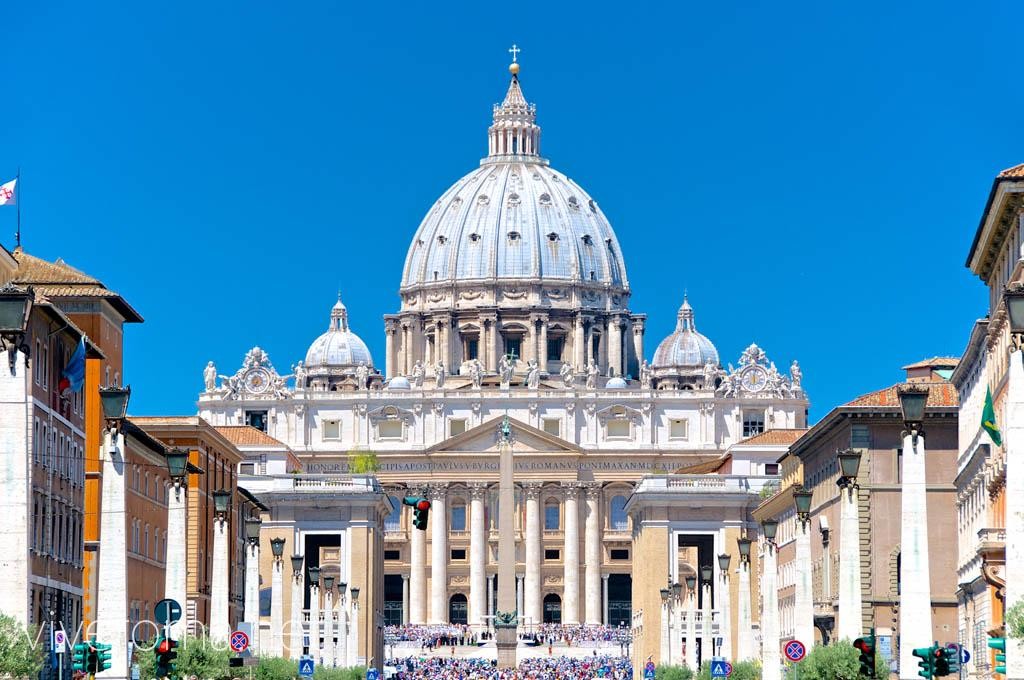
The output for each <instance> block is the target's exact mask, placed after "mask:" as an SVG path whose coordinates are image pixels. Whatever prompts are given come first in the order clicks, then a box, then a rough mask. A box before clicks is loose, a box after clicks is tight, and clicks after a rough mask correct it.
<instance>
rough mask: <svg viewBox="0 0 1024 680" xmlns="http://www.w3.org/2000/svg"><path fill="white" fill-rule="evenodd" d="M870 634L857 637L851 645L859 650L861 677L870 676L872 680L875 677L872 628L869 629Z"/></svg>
mask: <svg viewBox="0 0 1024 680" xmlns="http://www.w3.org/2000/svg"><path fill="white" fill-rule="evenodd" d="M871 630H872V633H871V635H869V636H867V637H862V638H857V639H856V640H854V641H853V646H854V647H856V648H857V651H859V652H860V674H861V676H862V677H865V678H871V679H872V680H874V677H875V634H874V628H872V629H871Z"/></svg>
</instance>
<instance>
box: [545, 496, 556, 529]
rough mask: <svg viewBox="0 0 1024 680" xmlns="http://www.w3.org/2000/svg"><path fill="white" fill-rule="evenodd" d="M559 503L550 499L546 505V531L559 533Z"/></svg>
mask: <svg viewBox="0 0 1024 680" xmlns="http://www.w3.org/2000/svg"><path fill="white" fill-rule="evenodd" d="M558 519H559V518H558V501H556V500H555V499H554V498H549V499H548V500H547V501H546V502H545V503H544V531H558Z"/></svg>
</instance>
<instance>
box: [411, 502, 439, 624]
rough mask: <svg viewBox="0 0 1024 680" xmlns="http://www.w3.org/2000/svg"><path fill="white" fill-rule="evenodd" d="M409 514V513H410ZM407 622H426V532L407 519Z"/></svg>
mask: <svg viewBox="0 0 1024 680" xmlns="http://www.w3.org/2000/svg"><path fill="white" fill-rule="evenodd" d="M425 493H426V492H425V491H424V490H423V489H414V490H413V491H412V495H415V496H423V495H425ZM410 514H411V513H410ZM435 521H436V515H435ZM408 527H409V549H410V552H411V554H410V557H409V623H413V624H417V625H423V624H424V623H426V622H427V532H426V531H420V530H419V529H417V528H415V527H414V526H413V525H412V519H411V518H410V519H409V522H408Z"/></svg>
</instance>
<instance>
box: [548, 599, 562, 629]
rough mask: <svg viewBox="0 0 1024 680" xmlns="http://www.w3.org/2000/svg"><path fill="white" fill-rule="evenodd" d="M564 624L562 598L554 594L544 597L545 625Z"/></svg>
mask: <svg viewBox="0 0 1024 680" xmlns="http://www.w3.org/2000/svg"><path fill="white" fill-rule="evenodd" d="M561 622H562V598H560V597H558V595H556V594H554V593H549V594H548V595H545V596H544V623H561Z"/></svg>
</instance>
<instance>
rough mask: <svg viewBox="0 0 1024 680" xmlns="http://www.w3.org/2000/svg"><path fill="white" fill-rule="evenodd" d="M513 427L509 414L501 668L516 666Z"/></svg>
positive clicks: (502, 449)
mask: <svg viewBox="0 0 1024 680" xmlns="http://www.w3.org/2000/svg"><path fill="white" fill-rule="evenodd" d="M512 472H513V462H512V425H511V423H510V422H509V419H508V416H507V415H506V416H505V418H504V419H502V421H501V426H500V428H499V429H498V607H497V609H496V611H495V612H494V642H495V646H496V647H497V648H498V668H515V667H516V646H517V644H518V641H517V639H516V629H517V628H518V626H519V612H518V611H516V538H515V485H514V483H513V481H512Z"/></svg>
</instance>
